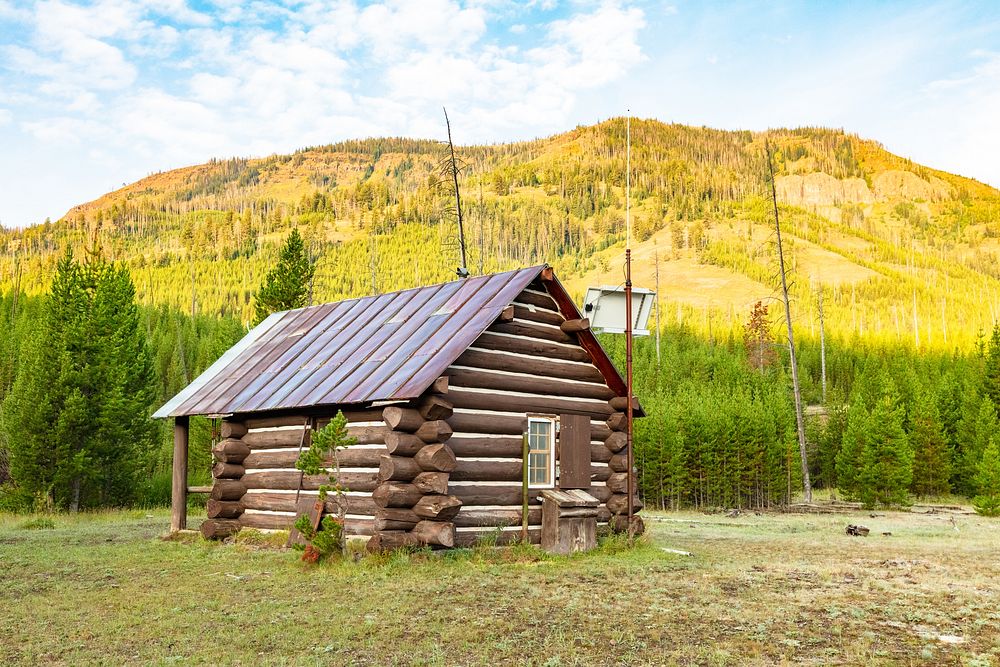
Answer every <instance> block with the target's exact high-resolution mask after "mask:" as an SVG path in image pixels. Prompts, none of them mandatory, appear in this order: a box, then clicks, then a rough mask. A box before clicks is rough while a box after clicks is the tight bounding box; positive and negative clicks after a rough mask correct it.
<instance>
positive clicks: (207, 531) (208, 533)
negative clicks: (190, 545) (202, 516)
mask: <svg viewBox="0 0 1000 667" xmlns="http://www.w3.org/2000/svg"><path fill="white" fill-rule="evenodd" d="M241 527H242V526H241V525H240V522H239V521H237V520H235V519H206V520H205V521H203V522H202V523H201V536H202V537H204V538H205V539H206V540H222V539H225V538H227V537H230V536H231V535H235V534H236V533H238V532H239V530H240V528H241Z"/></svg>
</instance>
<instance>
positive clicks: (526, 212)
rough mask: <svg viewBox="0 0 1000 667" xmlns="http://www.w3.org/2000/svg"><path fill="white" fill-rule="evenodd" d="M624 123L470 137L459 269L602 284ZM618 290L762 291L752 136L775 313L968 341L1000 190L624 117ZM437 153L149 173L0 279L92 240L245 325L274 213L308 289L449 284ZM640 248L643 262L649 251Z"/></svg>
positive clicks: (710, 314)
mask: <svg viewBox="0 0 1000 667" xmlns="http://www.w3.org/2000/svg"><path fill="white" fill-rule="evenodd" d="M624 130H625V128H624V121H623V120H622V119H616V120H612V121H608V122H606V123H602V124H600V125H597V126H592V127H580V128H577V129H575V130H572V131H570V132H567V133H565V134H561V135H558V136H554V137H550V138H546V139H540V140H536V141H531V142H523V143H516V144H499V145H492V146H471V147H464V148H461V149H460V151H459V153H460V156H461V158H462V160H463V161H464V162H465V165H466V168H465V170H464V172H463V178H462V188H461V194H462V198H463V210H464V213H465V219H466V236H467V239H468V249H469V258H470V259H469V264H470V269H471V270H472V271H473V272H474V273H476V272H480V271H491V270H496V269H502V268H509V267H514V266H520V265H526V264H529V263H537V262H542V261H548V262H550V263H553V264H554V265H556V267H557V269H558V271H559V274H560V276H562V277H563V279H564V280H565V281H566V282H567V283H568V285H569V287H570V289H571V290H572V291H573V292H574V293H575V294H577V295H579V294H582V292H583V290H584V289H585V287H586V286H587V285H591V284H619V283H621V282H622V273H621V263H622V261H623V252H624V246H623V238H624V208H625V206H624V180H625V174H624V168H625V159H624V158H625V154H624V140H625V131H624ZM632 137H633V155H632V165H633V178H632V183H633V188H632V197H633V202H632V210H633V213H634V220H633V222H634V226H635V227H634V228H635V244H636V245H635V258H636V265H635V276H636V281H635V282H636V284H638V285H642V286H645V287H653V286H654V283H655V273H656V271H657V268H656V264H657V263H658V265H659V268H658V271H659V282H660V293H661V297H662V306H663V307H662V308H661V317H662V318H664V319H665V320H667V321H677V320H681V321H684V322H687V323H689V324H690V325H691V326H693V327H696V328H703V327H708V326H714V327H723V328H725V329H728V328H729V327H730V326H731V325H732V324H733V323H734V322H740V321H742V320H743V319H745V316H746V313H747V311H748V310H749V308H750V307H751V306H752V304H753V303H754V302H755V301H757V300H761V299H767V298H769V297H772V296H774V294H775V286H776V282H775V276H776V273H775V272H776V265H775V260H774V256H775V252H774V247H773V215H772V211H771V208H770V201H769V199H768V196H769V192H770V189H769V186H768V184H767V183H766V180H765V177H764V175H765V173H766V162H765V157H764V143H765V139H767V140H769V141H770V142H771V144H772V145H773V146H774V147H775V148H776V151H777V152H776V155H775V160H776V165H777V169H778V174H779V175H778V178H777V179H776V186H777V191H778V194H779V200H780V201H781V202H782V212H781V215H782V222H783V225H784V226H785V233H786V241H787V248H786V249H787V251H788V254H789V258H790V266H791V267H792V272H793V292H794V295H795V298H796V304H795V312H796V316H795V317H796V324H797V326H799V327H800V329H803V330H809V329H815V327H816V325H817V323H816V319H817V318H816V301H817V289H818V288H819V287H821V286H822V287H823V288H824V289H825V292H824V294H825V300H826V316H827V322H828V326H829V328H830V330H831V331H833V332H835V333H839V334H842V335H851V334H852V333H856V334H859V335H863V336H865V337H871V336H874V337H878V338H881V339H887V340H891V339H898V340H901V341H910V342H912V343H915V344H919V345H920V346H921V347H923V346H927V345H933V346H938V347H940V346H944V345H947V346H948V347H951V346H953V345H961V346H967V345H968V344H969V343H970V342H971V341H973V340H974V338H975V336H976V334H977V332H978V331H979V330H980V329H985V328H989V327H991V326H992V324H993V322H994V321H995V320H996V319H997V317H998V314H1000V312H998V311H1000V264H998V261H997V258H998V253H1000V244H998V242H997V235H998V233H1000V193H998V192H997V191H996V190H995V189H993V188H990V187H988V186H986V185H983V184H981V183H978V182H976V181H973V180H970V179H966V178H962V177H959V176H954V175H951V174H947V173H944V172H940V171H936V170H934V169H930V168H927V167H923V166H920V165H916V164H913V163H912V162H910V161H908V160H905V159H903V158H900V157H898V156H895V155H892V154H890V153H888V152H886V151H885V150H884V149H883V148H882V147H881V146H880V145H879V144H877V143H875V142H872V141H867V140H863V139H859V138H857V137H854V136H850V135H845V134H843V133H841V132H838V131H833V130H826V129H819V128H803V129H797V130H777V131H773V132H771V133H769V134H768V135H767V136H765V135H763V134H760V133H751V132H727V131H719V130H712V129H707V128H693V127H687V126H682V125H666V124H663V123H659V122H656V121H641V122H633V124H632ZM442 157H443V150H442V146H441V145H440V144H438V143H436V142H431V141H417V140H410V139H368V140H363V141H349V142H343V143H340V144H334V145H329V146H320V147H314V148H309V149H304V150H301V151H299V152H296V153H294V154H292V155H283V156H271V157H266V158H259V159H231V160H221V161H213V162H210V163H208V164H204V165H198V166H194V167H186V168H183V169H178V170H174V171H170V172H165V173H160V174H154V175H151V176H150V177H148V178H145V179H143V180H141V181H138V182H136V183H133V184H132V185H129V186H126V187H124V188H122V189H120V190H117V191H115V192H112V193H109V194H107V195H104V196H103V197H101V198H99V199H97V200H95V201H93V202H90V203H87V204H82V205H80V206H77V207H75V208H73V209H72V210H70V211H69V212H68V213H67V214H66V216H65V217H64V218H63V219H61V220H59V221H57V222H54V223H50V224H46V225H39V226H36V227H32V228H29V229H26V230H20V231H4V232H2V233H0V234H2V236H0V248H2V253H0V290H10V289H11V288H12V287H13V285H14V284H15V283H17V284H19V285H20V286H21V288H22V289H24V290H26V291H28V292H29V293H37V292H40V291H42V290H44V289H45V288H46V287H47V284H48V281H49V279H50V276H51V271H52V267H53V266H54V263H55V261H56V259H57V258H58V256H59V254H60V252H61V250H62V247H63V246H64V245H66V244H67V243H68V244H72V245H74V246H75V247H82V246H84V245H87V244H92V243H93V240H94V239H95V238H96V239H97V240H99V242H100V244H101V247H102V248H103V250H104V252H105V253H106V254H108V255H110V256H112V257H113V258H115V259H119V260H123V261H125V262H127V263H128V265H129V266H130V268H131V270H132V273H133V277H134V280H135V283H136V285H137V288H138V292H139V297H140V299H141V300H142V301H143V302H146V303H163V304H168V305H170V306H173V307H176V308H180V309H182V310H185V311H191V310H194V311H195V312H201V313H227V314H235V315H237V316H238V317H241V318H242V319H249V318H250V313H251V305H250V303H251V299H252V293H253V291H254V290H255V289H256V287H257V285H258V283H259V281H260V278H261V276H262V274H263V271H264V270H265V269H266V268H267V267H268V266H269V265H270V264H271V262H272V260H273V257H274V255H275V252H276V249H277V247H278V244H279V243H280V241H281V239H282V238H283V237H284V235H285V234H287V232H288V230H289V229H290V228H291V227H292V226H297V227H298V228H299V229H300V230H301V231H302V233H303V234H304V235H305V237H306V239H307V241H308V243H309V245H310V247H311V251H312V252H313V254H314V256H315V257H316V258H317V263H318V267H317V278H316V284H315V286H314V299H315V300H317V301H319V300H329V299H336V298H341V297H344V296H350V295H357V294H367V293H371V292H372V291H376V290H377V291H384V290H390V289H396V288H401V287H408V286H412V285H416V284H423V283H428V282H432V281H440V280H449V279H451V278H452V277H453V276H454V267H455V266H456V265H457V262H458V259H457V258H458V250H457V230H456V225H455V219H454V214H453V205H452V200H451V198H450V197H449V194H448V190H447V188H446V187H445V186H444V185H443V184H442V183H441V182H440V177H439V163H440V160H441V158H442ZM654 258H655V259H658V262H657V261H654Z"/></svg>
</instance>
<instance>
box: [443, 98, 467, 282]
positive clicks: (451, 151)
mask: <svg viewBox="0 0 1000 667" xmlns="http://www.w3.org/2000/svg"><path fill="white" fill-rule="evenodd" d="M441 108H442V110H443V111H444V124H445V126H446V127H447V128H448V156H447V157H446V158H445V161H444V164H443V167H444V168H443V169H442V171H444V172H445V173H446V176H447V179H448V180H449V181H451V184H452V185H453V187H454V189H455V190H454V194H455V215H456V217H457V219H458V251H459V257H460V260H459V262H460V265H459V267H458V275H459V276H461V277H462V278H465V277H467V276H468V275H469V267H468V263H467V261H466V257H465V227H464V225H463V221H462V196H461V194H460V193H459V190H458V172H459V170H460V169H461V167H460V165H459V164H458V161H457V160H456V158H455V144H454V142H452V140H451V121H450V120H448V110H447V109H445V108H444V107H441Z"/></svg>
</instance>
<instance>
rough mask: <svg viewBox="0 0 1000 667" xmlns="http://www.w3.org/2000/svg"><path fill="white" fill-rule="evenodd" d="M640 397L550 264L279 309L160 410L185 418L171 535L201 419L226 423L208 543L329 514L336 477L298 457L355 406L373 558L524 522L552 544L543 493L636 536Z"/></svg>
mask: <svg viewBox="0 0 1000 667" xmlns="http://www.w3.org/2000/svg"><path fill="white" fill-rule="evenodd" d="M626 393H627V392H626V386H625V382H624V381H623V379H622V377H621V375H620V374H619V372H618V371H617V369H616V368H615V366H614V364H613V363H612V362H611V360H610V358H609V357H608V355H607V354H606V353H605V351H604V350H603V349H602V347H601V345H600V343H599V342H598V340H597V338H596V337H595V335H594V333H593V332H592V331H591V330H590V327H589V323H588V321H587V320H586V319H584V318H583V317H582V316H581V314H580V312H579V310H578V309H577V307H576V305H575V304H574V303H573V301H572V299H571V298H570V297H569V295H568V293H567V292H566V290H565V288H564V287H563V286H562V284H561V283H560V282H559V280H558V278H557V277H556V276H555V273H554V272H553V270H552V268H550V267H548V266H546V265H542V266H535V267H532V268H527V269H522V270H518V271H511V272H506V273H498V274H494V275H486V276H478V277H472V278H466V279H463V280H455V281H452V282H448V283H443V284H440V285H432V286H428V287H421V288H417V289H409V290H402V291H399V292H392V293H389V294H380V295H376V296H369V297H364V298H358V299H350V300H345V301H339V302H336V303H328V304H323V305H319V306H311V307H307V308H300V309H297V310H290V311H286V312H280V313H275V314H273V315H271V316H270V317H268V318H267V319H266V320H264V321H263V322H262V323H261V324H259V325H258V326H256V327H255V328H253V329H252V330H251V331H250V332H249V333H248V334H247V335H246V336H245V337H244V338H243V339H242V340H241V341H240V342H239V343H237V344H236V345H235V346H234V347H233V348H232V349H230V350H229V351H227V352H226V353H225V354H223V355H222V357H221V358H219V360H218V361H216V362H215V363H214V364H213V365H212V366H211V367H210V368H208V369H207V370H206V371H205V372H204V373H202V374H201V375H200V376H199V377H198V378H197V379H195V380H194V381H193V382H192V383H191V384H190V385H189V386H188V387H186V388H185V389H184V390H182V391H181V392H180V393H179V394H178V395H177V396H175V397H174V398H173V399H171V400H170V401H169V402H167V404H165V405H164V406H163V407H162V408H160V409H159V410H158V411H157V412H156V413H155V414H154V417H157V418H172V419H173V420H174V459H173V514H172V520H171V528H172V530H175V531H176V530H181V529H184V528H186V520H187V517H186V505H187V503H186V496H187V493H188V492H189V491H194V490H195V489H193V488H192V489H189V488H188V487H187V445H188V426H189V419H190V417H191V416H194V415H205V416H209V417H213V418H216V419H221V426H220V428H219V429H218V435H219V438H218V440H217V442H216V443H215V444H214V446H213V455H214V460H215V464H214V467H213V469H212V475H213V484H212V486H211V487H210V488H208V489H201V490H202V491H207V492H208V493H209V500H208V504H207V514H208V519H207V520H206V521H205V522H204V523H203V524H202V526H201V531H202V534H203V535H205V536H206V537H224V536H227V535H230V534H232V533H234V532H235V531H237V530H239V529H240V528H243V527H247V528H256V529H263V530H273V529H288V528H290V527H291V524H292V523H293V522H294V520H295V518H296V516H297V512H299V511H301V499H302V497H306V498H308V497H310V496H311V497H312V499H313V501H314V503H315V500H316V496H317V494H318V489H319V487H320V485H322V484H325V483H328V481H329V480H328V478H327V476H325V475H318V476H309V475H305V476H304V475H302V474H301V473H300V472H299V471H298V470H296V468H295V462H296V460H297V458H298V456H299V453H300V451H301V450H302V448H303V447H307V446H308V443H309V437H310V433H311V432H312V431H313V430H314V429H317V428H322V427H323V426H324V425H325V424H326V423H328V422H329V421H330V419H331V418H332V417H333V416H334V415H336V414H337V412H338V411H343V413H344V415H345V416H346V418H347V420H348V432H349V434H350V435H351V436H353V437H354V438H355V439H356V440H357V444H355V445H352V446H351V447H349V448H347V449H345V450H343V451H341V452H340V453H339V454H338V456H337V459H338V465H339V469H340V473H339V478H338V480H337V481H338V482H339V483H340V484H341V485H342V486H344V487H346V488H347V492H346V494H347V513H346V517H345V534H346V535H347V536H348V537H349V538H352V539H365V540H367V541H368V546H369V548H371V549H390V548H395V547H399V546H410V545H427V544H430V545H434V546H442V547H451V546H468V545H472V544H474V543H476V541H477V540H479V539H481V538H483V537H484V536H486V535H489V536H491V539H496V540H497V541H498V542H499V543H504V542H510V541H513V540H516V539H518V538H523V537H525V534H524V533H525V525H526V527H527V531H526V537H527V538H528V539H530V540H531V541H532V542H535V543H538V542H539V541H540V540H541V533H542V523H543V522H542V506H543V503H542V494H543V492H544V491H545V490H547V489H549V490H559V491H562V490H577V491H582V492H583V496H588V495H589V496H590V497H592V498H593V499H596V501H597V502H596V503H594V504H592V505H591V506H590V507H593V506H595V505H596V508H597V509H596V523H597V526H598V527H600V526H606V527H609V528H611V529H617V530H624V529H627V526H628V518H627V514H628V510H629V507H628V505H629V503H628V490H629V487H630V486H631V488H632V489H633V490H634V489H635V488H636V486H635V482H634V479H635V478H634V474H635V473H634V470H633V471H632V472H631V474H632V475H633V479H632V484H631V485H630V484H629V479H628V477H629V474H630V473H629V471H628V468H627V460H628V456H627V454H628V452H627V449H626V448H627V445H628V441H627V437H626V426H627V417H626V414H627V404H628V401H627V399H626V398H625V396H626ZM633 412H634V414H635V415H636V416H642V409H641V407H640V406H639V405H638V403H637V402H636V401H635V400H634V399H633ZM524 452H527V457H525V456H524ZM574 493H575V491H574ZM578 495H579V494H578ZM561 497H565V494H564V496H561ZM574 497H575V496H574ZM329 502H332V501H329ZM638 508H641V503H640V502H639V499H638V497H636V496H633V511H635V510H637V509H638ZM525 509H526V511H527V522H526V524H525V522H523V519H524V517H525ZM329 511H332V508H330V509H329ZM588 511H591V512H592V510H588ZM564 512H566V510H564ZM635 526H638V530H641V520H639V519H638V517H634V518H633V527H635ZM598 529H599V528H598Z"/></svg>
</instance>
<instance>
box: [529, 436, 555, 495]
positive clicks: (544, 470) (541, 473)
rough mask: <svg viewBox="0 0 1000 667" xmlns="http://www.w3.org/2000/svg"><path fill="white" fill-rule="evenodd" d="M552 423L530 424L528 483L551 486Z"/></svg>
mask: <svg viewBox="0 0 1000 667" xmlns="http://www.w3.org/2000/svg"><path fill="white" fill-rule="evenodd" d="M551 456H552V422H550V421H544V420H538V421H535V420H531V421H529V422H528V483H529V484H537V485H545V484H551V483H552V480H551V479H550V468H551V462H552V461H551Z"/></svg>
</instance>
